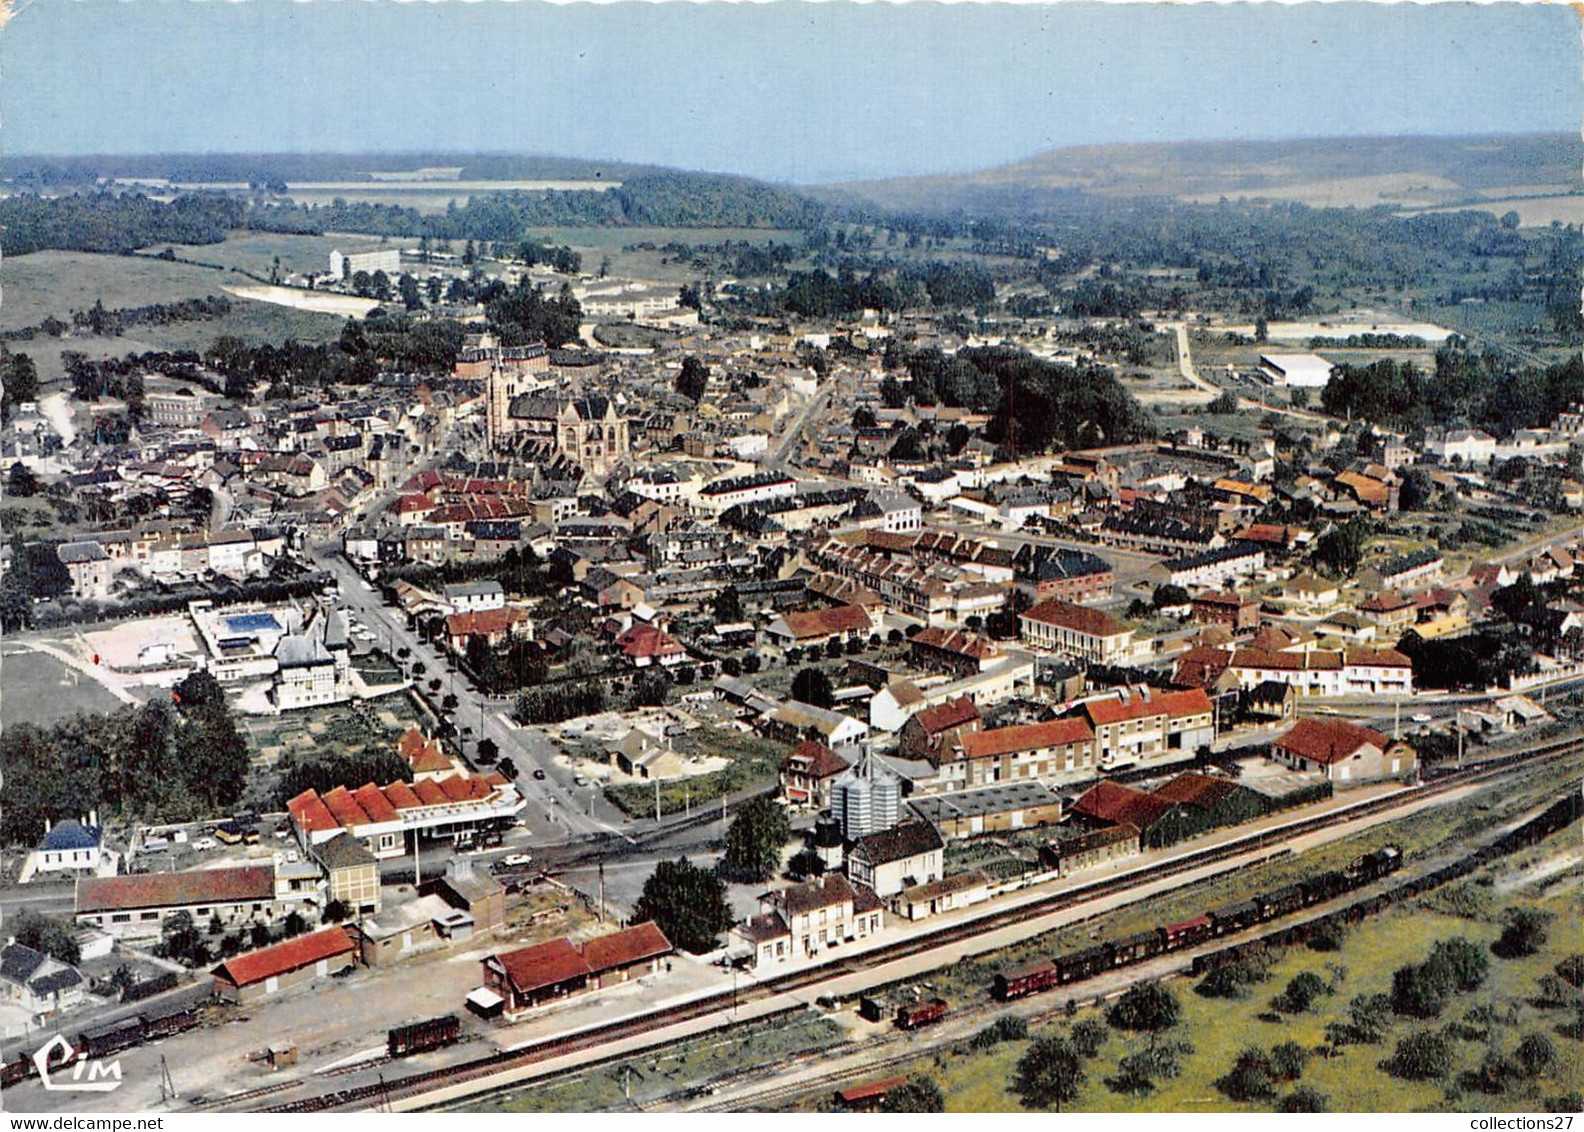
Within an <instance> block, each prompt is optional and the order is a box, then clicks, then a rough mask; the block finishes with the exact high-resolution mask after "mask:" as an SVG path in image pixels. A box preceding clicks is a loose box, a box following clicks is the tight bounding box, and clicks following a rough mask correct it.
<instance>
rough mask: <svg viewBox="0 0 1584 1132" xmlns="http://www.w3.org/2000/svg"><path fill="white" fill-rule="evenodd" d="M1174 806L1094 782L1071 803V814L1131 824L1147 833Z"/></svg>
mask: <svg viewBox="0 0 1584 1132" xmlns="http://www.w3.org/2000/svg"><path fill="white" fill-rule="evenodd" d="M1173 804H1174V803H1172V802H1169V801H1167V800H1166V799H1164V798H1157V797H1155V796H1154V795H1151V794H1146V793H1144V791H1142V790H1134V789H1133V788H1132V787H1130V786H1123V785H1122V784H1121V783H1118V782H1110V781H1105V782H1097V783H1095V785H1094V786H1092V787H1090V788H1089V789H1088V790H1086V791H1085V792H1084V795H1083V797H1081V798H1079V799H1078V801H1076V802H1074V803H1073V809H1072V812H1073V813H1075V814H1079V815H1081V816H1083V817H1087V818H1092V819H1094V820H1096V821H1102V822H1107V823H1109V824H1112V825H1131V826H1133V827H1135V828H1137V829H1139V830H1147V829H1149V828H1150V827H1151V826H1152V825H1154V824H1155V823H1156V822H1157V821H1159V820H1160V819H1161V815H1163V814H1164V813H1166V811H1167V810H1170V809H1171V808H1172V806H1173Z"/></svg>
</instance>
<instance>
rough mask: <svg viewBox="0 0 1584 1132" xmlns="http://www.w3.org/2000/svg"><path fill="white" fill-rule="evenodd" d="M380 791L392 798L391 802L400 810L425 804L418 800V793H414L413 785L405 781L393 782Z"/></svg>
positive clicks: (412, 808) (411, 808)
mask: <svg viewBox="0 0 1584 1132" xmlns="http://www.w3.org/2000/svg"><path fill="white" fill-rule="evenodd" d="M380 793H381V794H383V795H385V797H386V798H388V799H390V804H391V805H393V806H395V807H396V808H397V809H398V810H414V809H417V808H418V807H419V806H421V805H423V803H422V802H421V801H419V800H418V795H416V794H414V793H413V790H412V787H411V786H408V785H407V784H406V783H405V782H400V781H397V782H392V783H391V784H390V785H389V786H386V787H384V788H383V789H381V790H380Z"/></svg>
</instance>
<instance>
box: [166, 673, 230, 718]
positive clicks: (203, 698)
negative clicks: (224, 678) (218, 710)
mask: <svg viewBox="0 0 1584 1132" xmlns="http://www.w3.org/2000/svg"><path fill="white" fill-rule="evenodd" d="M171 692H172V693H173V695H172V698H173V699H174V700H175V701H176V702H177V703H178V704H180V705H181V706H182V707H184V708H190V709H192V708H212V707H224V706H225V692H224V691H223V690H222V689H221V687H220V681H218V680H216V679H215V678H214V673H212V672H210V671H209V670H208V669H206V668H200V669H198V670H197V671H195V672H193V673H192V675H190V676H187V677H186V678H185V679H183V680H181V681H179V682H178V683H177V684H176V686H175V687H174V688H172V689H171Z"/></svg>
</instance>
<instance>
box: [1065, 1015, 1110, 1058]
mask: <svg viewBox="0 0 1584 1132" xmlns="http://www.w3.org/2000/svg"><path fill="white" fill-rule="evenodd" d="M1106 1037H1107V1034H1106V1028H1105V1023H1103V1022H1101V1021H1100V1019H1098V1018H1085V1019H1084V1020H1083V1021H1082V1022H1079V1023H1077V1024H1076V1025H1074V1026H1073V1028H1072V1044H1073V1048H1074V1049H1076V1050H1077V1051H1078V1055H1079V1056H1080V1057H1093V1056H1095V1054H1097V1053H1099V1052H1100V1047H1101V1046H1103V1045H1105V1042H1106Z"/></svg>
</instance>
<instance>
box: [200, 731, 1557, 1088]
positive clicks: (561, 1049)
mask: <svg viewBox="0 0 1584 1132" xmlns="http://www.w3.org/2000/svg"><path fill="white" fill-rule="evenodd" d="M1579 751H1584V737H1573V738H1569V739H1565V740H1560V741H1557V742H1554V743H1550V744H1544V745H1541V746H1538V747H1534V748H1529V749H1526V750H1523V751H1516V752H1513V753H1512V754H1510V755H1506V756H1502V757H1500V758H1497V759H1491V760H1487V761H1485V762H1482V763H1480V764H1478V765H1475V766H1471V767H1466V768H1462V769H1459V770H1454V771H1449V772H1447V773H1444V774H1442V775H1440V776H1438V777H1436V778H1434V779H1432V780H1430V781H1427V782H1424V783H1421V784H1420V785H1418V786H1414V787H1410V788H1408V789H1406V790H1402V791H1398V792H1397V793H1395V794H1389V795H1384V796H1382V797H1378V798H1372V799H1369V800H1367V801H1364V802H1359V803H1355V804H1354V805H1352V806H1348V807H1345V808H1343V809H1340V810H1334V811H1332V812H1330V813H1326V814H1318V815H1314V816H1311V817H1307V818H1299V819H1297V820H1294V821H1292V822H1287V823H1284V824H1282V825H1279V826H1274V827H1272V828H1270V829H1267V830H1261V831H1259V832H1258V833H1253V834H1248V835H1246V836H1244V837H1239V838H1235V839H1233V840H1230V841H1227V842H1224V843H1222V844H1220V845H1216V846H1211V847H1207V848H1205V849H1203V850H1199V851H1196V852H1188V853H1184V854H1182V855H1180V856H1178V857H1176V858H1174V859H1172V860H1171V861H1168V862H1164V863H1161V864H1159V865H1154V866H1150V867H1147V868H1140V869H1134V870H1130V871H1128V872H1126V873H1122V874H1119V875H1117V876H1114V877H1108V878H1105V879H1102V880H1095V881H1090V882H1087V883H1085V884H1081V885H1076V886H1073V887H1070V888H1066V889H1063V890H1062V891H1060V892H1056V893H1051V894H1049V895H1047V896H1044V897H1041V898H1039V899H1035V900H1031V901H1027V902H1025V903H1023V904H1020V905H1018V906H1016V907H1013V908H1007V909H1004V910H1002V911H999V912H995V913H992V914H990V915H988V916H981V917H979V918H976V919H973V920H969V921H966V922H963V923H958V924H950V925H945V926H943V927H941V928H939V929H936V930H934V931H929V932H924V933H920V934H918V935H915V936H913V937H910V938H909V939H906V940H902V941H898V942H896V943H894V944H890V945H887V946H885V947H880V948H875V949H872V950H869V951H865V952H863V953H861V954H859V955H853V956H850V957H847V958H843V959H839V960H836V961H834V962H832V963H826V964H821V965H820V966H818V967H814V968H809V969H805V970H802V971H797V972H792V973H789V974H787V975H783V976H779V977H776V978H770V979H766V980H763V981H761V982H759V983H757V984H755V985H754V986H753V987H750V988H748V989H746V990H743V991H740V992H738V993H736V994H733V993H732V992H722V993H721V994H718V995H714V996H711V997H709V998H705V999H699V1000H697V1001H695V1002H691V1003H687V1004H684V1005H681V1006H678V1007H674V1008H672V1009H670V1010H665V1011H656V1012H654V1013H651V1014H647V1015H643V1016H641V1017H638V1018H630V1019H624V1020H622V1021H619V1022H613V1023H609V1024H607V1025H603V1026H598V1027H593V1028H591V1029H588V1030H584V1031H581V1032H579V1033H576V1034H570V1035H566V1036H564V1037H558V1038H550V1039H547V1040H545V1041H543V1042H538V1043H535V1044H534V1045H532V1046H529V1047H526V1048H521V1049H516V1050H502V1051H497V1052H495V1053H493V1054H489V1055H486V1056H484V1057H481V1058H477V1059H474V1060H472V1061H468V1062H463V1063H461V1064H459V1065H455V1066H451V1067H447V1068H442V1069H435V1070H428V1071H424V1072H420V1073H414V1074H410V1075H408V1076H406V1077H400V1078H395V1079H393V1080H389V1081H381V1082H379V1083H377V1084H365V1085H361V1086H354V1087H352V1088H348V1089H343V1090H339V1091H336V1092H330V1093H322V1094H316V1095H314V1096H311V1097H304V1098H301V1099H299V1100H296V1101H292V1102H288V1103H286V1104H283V1105H275V1106H270V1107H268V1108H266V1109H264V1110H263V1111H266V1112H324V1111H331V1110H336V1109H348V1108H357V1107H361V1106H364V1105H367V1104H370V1103H373V1104H379V1105H388V1104H389V1103H390V1102H392V1101H395V1100H403V1099H408V1098H412V1097H416V1096H421V1095H422V1094H424V1093H426V1092H430V1091H433V1090H436V1089H439V1088H442V1087H447V1088H449V1087H454V1086H457V1085H464V1084H467V1083H469V1082H471V1081H476V1080H481V1079H484V1078H488V1077H492V1076H494V1075H496V1074H499V1073H502V1072H507V1071H510V1070H514V1069H521V1068H526V1067H528V1066H531V1065H533V1064H536V1063H538V1062H542V1061H548V1060H550V1059H552V1058H556V1057H562V1056H565V1055H567V1054H572V1053H579V1052H582V1051H584V1050H592V1049H597V1048H599V1047H601V1046H605V1045H609V1044H611V1043H614V1042H619V1041H622V1040H624V1039H627V1038H631V1037H637V1036H639V1035H642V1034H645V1033H648V1032H651V1031H655V1030H658V1029H660V1028H662V1027H665V1026H669V1025H674V1024H677V1023H680V1022H686V1021H691V1020H693V1019H696V1018H700V1017H703V1016H705V1015H708V1014H712V1013H723V1012H724V1011H726V1010H727V1009H728V1008H734V1007H735V1006H737V1005H741V1004H745V1003H752V1002H757V1001H762V1000H763V999H766V998H770V997H773V996H776V995H782V994H786V993H788V992H793V991H797V990H801V989H804V988H806V987H808V986H811V985H815V984H818V983H823V982H826V981H828V980H830V979H833V978H839V977H841V976H843V975H847V974H852V973H855V972H857V971H862V970H865V969H868V968H871V967H875V966H877V965H880V964H884V963H889V962H892V961H895V960H898V959H905V958H909V957H911V956H914V955H918V954H921V953H923V952H926V951H931V950H935V949H937V948H940V947H943V946H950V945H952V944H955V943H961V942H963V941H964V940H967V939H970V938H972V937H974V936H978V935H983V934H985V933H988V932H993V931H996V930H997V929H1000V928H1004V927H1009V926H1014V925H1016V924H1020V923H1023V922H1026V921H1028V920H1032V919H1037V918H1039V917H1041V916H1045V915H1048V914H1050V913H1052V912H1058V911H1062V910H1064V909H1067V908H1070V907H1073V906H1074V905H1077V904H1081V903H1085V902H1088V901H1091V900H1095V899H1098V898H1102V897H1105V896H1110V895H1114V894H1116V893H1118V892H1123V891H1126V890H1127V889H1129V888H1132V887H1135V886H1136V885H1138V884H1139V883H1140V882H1141V881H1142V880H1145V879H1148V880H1159V879H1161V878H1164V877H1170V876H1176V875H1180V874H1182V873H1185V872H1189V871H1192V870H1195V869H1199V868H1202V867H1204V866H1206V865H1212V864H1216V863H1219V862H1221V861H1224V860H1227V859H1228V858H1232V857H1238V856H1243V855H1246V854H1248V853H1251V852H1257V851H1258V850H1260V849H1264V848H1268V847H1271V846H1273V845H1275V844H1276V843H1278V842H1286V841H1290V840H1291V839H1293V838H1295V837H1301V836H1303V835H1305V834H1308V833H1313V832H1316V831H1319V830H1323V829H1327V828H1330V827H1333V826H1336V825H1338V824H1342V823H1346V822H1353V821H1357V820H1359V819H1361V818H1364V817H1369V816H1372V815H1374V814H1378V813H1383V812H1388V811H1390V810H1393V809H1399V808H1402V807H1403V806H1407V805H1410V804H1413V803H1416V802H1419V801H1422V800H1423V799H1425V798H1428V797H1435V796H1438V795H1440V794H1444V793H1448V792H1450V791H1452V790H1456V789H1459V788H1462V787H1465V786H1469V785H1474V784H1478V783H1481V782H1486V781H1491V780H1494V779H1499V778H1501V777H1504V776H1505V775H1507V774H1511V773H1514V772H1516V771H1520V770H1529V769H1533V768H1535V767H1538V766H1544V765H1546V764H1548V763H1550V762H1554V761H1557V760H1559V759H1562V758H1565V757H1567V756H1569V755H1572V754H1575V753H1578V752H1579ZM1290 851H1291V850H1289V849H1285V848H1283V849H1281V850H1279V851H1278V852H1277V853H1273V854H1272V855H1271V856H1272V857H1274V856H1279V855H1282V854H1284V853H1287V852H1290ZM1267 859H1269V858H1267ZM1260 863H1264V862H1260ZM801 1008H802V1007H801V1006H788V1007H786V1008H785V1009H783V1010H776V1011H771V1012H769V1013H765V1014H760V1015H757V1016H756V1017H755V1018H754V1019H752V1021H751V1022H735V1021H731V1022H727V1023H726V1024H725V1025H724V1026H723V1027H721V1028H722V1029H725V1030H730V1029H733V1028H736V1027H738V1026H742V1025H749V1024H757V1023H759V1022H762V1021H764V1020H765V1019H767V1018H773V1017H779V1016H780V1015H782V1014H785V1013H790V1012H792V1011H794V1010H797V1009H801ZM641 1048H642V1047H639V1049H641ZM634 1052H638V1049H628V1050H624V1051H622V1052H621V1053H620V1054H613V1055H610V1056H609V1057H606V1058H596V1059H595V1060H593V1061H591V1062H590V1063H588V1064H599V1063H601V1062H603V1061H608V1060H617V1059H619V1058H622V1057H626V1056H629V1055H631V1054H632V1053H634ZM234 1102H235V1098H228V1099H227V1101H226V1102H223V1103H234Z"/></svg>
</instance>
